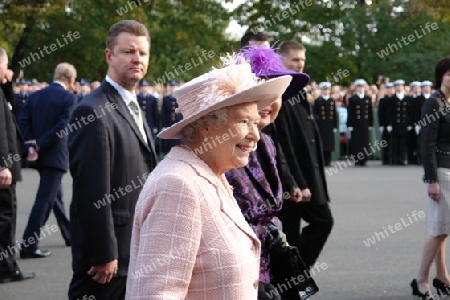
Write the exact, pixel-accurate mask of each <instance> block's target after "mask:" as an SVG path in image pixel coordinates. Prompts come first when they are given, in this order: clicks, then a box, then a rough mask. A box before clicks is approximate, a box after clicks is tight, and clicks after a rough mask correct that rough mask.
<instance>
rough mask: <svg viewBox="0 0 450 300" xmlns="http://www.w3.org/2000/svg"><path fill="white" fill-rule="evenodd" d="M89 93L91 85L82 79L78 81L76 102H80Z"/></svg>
mask: <svg viewBox="0 0 450 300" xmlns="http://www.w3.org/2000/svg"><path fill="white" fill-rule="evenodd" d="M90 92H91V83H90V82H89V81H88V80H86V79H84V78H81V79H80V84H79V89H78V92H77V93H78V95H77V97H78V102H80V101H81V100H82V99H83V98H84V97H86V96H87V95H88V94H90Z"/></svg>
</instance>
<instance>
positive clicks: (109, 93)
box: [102, 80, 156, 158]
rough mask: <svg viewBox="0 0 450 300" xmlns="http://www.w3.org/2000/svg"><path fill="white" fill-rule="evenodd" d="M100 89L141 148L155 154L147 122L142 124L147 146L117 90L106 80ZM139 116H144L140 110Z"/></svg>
mask: <svg viewBox="0 0 450 300" xmlns="http://www.w3.org/2000/svg"><path fill="white" fill-rule="evenodd" d="M102 88H103V89H104V91H105V95H106V97H108V99H109V101H110V102H112V103H115V104H117V112H118V113H119V115H120V116H121V117H122V118H124V119H125V121H127V123H128V125H130V127H131V129H132V130H133V132H134V134H135V135H136V137H137V138H138V139H139V141H140V142H141V144H142V145H143V146H145V148H146V149H147V150H148V151H149V152H151V153H152V154H154V153H155V152H154V150H153V149H154V145H153V140H152V135H151V134H149V133H150V129H149V128H148V125H147V124H146V123H147V122H144V129H145V133H146V134H147V140H148V144H147V143H146V142H145V141H144V138H143V137H142V135H141V132H140V131H139V128H138V126H137V124H136V122H135V121H134V119H133V117H132V116H131V113H130V110H129V109H128V107H127V106H126V105H125V102H124V101H123V99H122V97H121V96H120V94H119V92H117V90H116V89H115V88H114V87H113V86H112V85H111V84H109V83H108V82H107V81H106V80H103V82H102ZM141 114H142V116H144V113H143V112H142V110H141ZM150 148H151V149H150ZM155 158H156V157H155Z"/></svg>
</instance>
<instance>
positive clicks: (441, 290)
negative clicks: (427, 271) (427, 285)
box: [433, 278, 450, 296]
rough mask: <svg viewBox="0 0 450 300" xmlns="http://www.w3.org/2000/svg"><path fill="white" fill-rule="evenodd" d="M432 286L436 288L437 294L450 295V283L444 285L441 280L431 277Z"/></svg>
mask: <svg viewBox="0 0 450 300" xmlns="http://www.w3.org/2000/svg"><path fill="white" fill-rule="evenodd" d="M433 286H434V287H435V288H436V290H437V292H438V294H441V295H443V296H446V295H450V285H446V284H445V283H443V282H442V281H441V280H439V279H437V278H435V279H433Z"/></svg>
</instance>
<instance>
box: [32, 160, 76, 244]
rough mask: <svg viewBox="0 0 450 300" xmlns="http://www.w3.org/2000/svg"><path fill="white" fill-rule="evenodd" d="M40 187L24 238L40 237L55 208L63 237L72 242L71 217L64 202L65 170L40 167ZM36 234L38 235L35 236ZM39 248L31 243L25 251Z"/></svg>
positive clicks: (67, 241)
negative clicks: (67, 214)
mask: <svg viewBox="0 0 450 300" xmlns="http://www.w3.org/2000/svg"><path fill="white" fill-rule="evenodd" d="M38 171H39V175H40V181H39V188H38V191H37V194H36V200H35V201H34V204H33V208H32V209H31V212H30V216H29V218H28V224H27V227H26V228H25V231H24V233H23V239H24V240H28V238H29V237H35V238H36V237H39V236H40V228H41V227H42V226H44V225H45V222H47V220H48V217H49V215H50V211H51V210H53V212H54V213H55V217H56V222H57V223H58V226H59V229H60V230H61V234H62V237H63V239H64V241H65V242H66V244H70V226H69V219H68V218H67V216H66V213H65V208H64V203H63V201H62V197H63V195H62V186H61V180H62V177H63V175H64V172H62V171H60V170H58V169H55V168H40V169H39V170H38ZM35 235H36V236H35ZM37 248H38V243H37V242H36V243H34V244H30V245H29V246H28V247H27V249H23V251H25V252H33V251H35V250H36V249H37Z"/></svg>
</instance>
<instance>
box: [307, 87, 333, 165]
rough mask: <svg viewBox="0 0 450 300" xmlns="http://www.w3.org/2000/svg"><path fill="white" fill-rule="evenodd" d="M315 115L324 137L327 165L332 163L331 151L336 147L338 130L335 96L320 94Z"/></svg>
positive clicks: (323, 148) (314, 109)
mask: <svg viewBox="0 0 450 300" xmlns="http://www.w3.org/2000/svg"><path fill="white" fill-rule="evenodd" d="M313 112H314V117H315V119H316V123H317V126H318V128H319V133H320V137H321V139H322V151H323V157H324V163H325V166H330V165H331V153H332V152H333V151H334V148H335V138H334V133H335V132H336V131H337V126H338V124H337V122H338V119H337V117H336V105H335V101H334V100H333V98H327V99H325V98H324V97H323V96H320V97H319V98H317V99H316V101H315V102H314V106H313Z"/></svg>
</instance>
